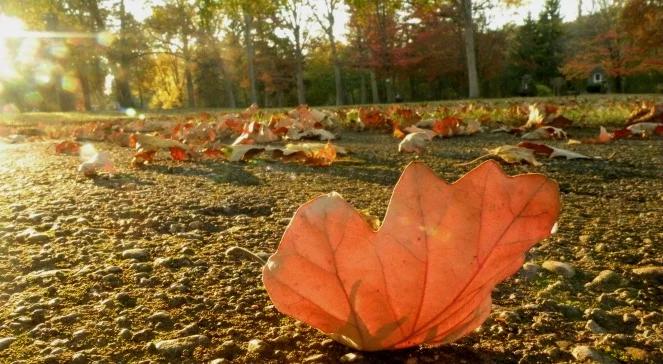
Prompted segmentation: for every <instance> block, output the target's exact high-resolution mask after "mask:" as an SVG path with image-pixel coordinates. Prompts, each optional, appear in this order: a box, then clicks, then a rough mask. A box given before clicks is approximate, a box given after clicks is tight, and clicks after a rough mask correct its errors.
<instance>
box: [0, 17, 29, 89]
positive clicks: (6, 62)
mask: <svg viewBox="0 0 663 364" xmlns="http://www.w3.org/2000/svg"><path fill="white" fill-rule="evenodd" d="M0 24H2V25H0V27H1V28H2V31H1V32H0V79H6V78H12V77H13V76H15V75H16V70H15V69H14V64H13V63H14V62H12V59H11V54H9V50H8V49H7V40H8V39H10V38H14V37H19V36H21V34H22V33H24V32H25V24H24V23H23V22H22V21H21V20H20V19H17V18H13V17H10V16H7V15H4V14H0Z"/></svg>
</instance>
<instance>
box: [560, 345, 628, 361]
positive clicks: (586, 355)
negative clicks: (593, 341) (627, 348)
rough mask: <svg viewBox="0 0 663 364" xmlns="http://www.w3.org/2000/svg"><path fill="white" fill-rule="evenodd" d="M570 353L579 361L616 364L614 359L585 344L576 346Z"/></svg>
mask: <svg viewBox="0 0 663 364" xmlns="http://www.w3.org/2000/svg"><path fill="white" fill-rule="evenodd" d="M571 355H573V357H574V358H576V360H578V361H580V362H587V361H590V362H592V363H597V364H617V361H616V360H615V359H613V358H611V357H609V356H607V355H604V354H601V353H600V352H599V351H598V350H596V349H594V348H591V347H589V346H586V345H581V346H576V347H575V348H573V350H572V351H571Z"/></svg>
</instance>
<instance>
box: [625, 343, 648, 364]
mask: <svg viewBox="0 0 663 364" xmlns="http://www.w3.org/2000/svg"><path fill="white" fill-rule="evenodd" d="M624 351H625V352H626V353H627V354H628V356H629V357H631V359H633V360H634V361H639V362H646V361H647V360H649V359H650V358H649V353H648V352H647V351H646V350H642V349H639V348H634V347H632V346H627V347H625V348H624Z"/></svg>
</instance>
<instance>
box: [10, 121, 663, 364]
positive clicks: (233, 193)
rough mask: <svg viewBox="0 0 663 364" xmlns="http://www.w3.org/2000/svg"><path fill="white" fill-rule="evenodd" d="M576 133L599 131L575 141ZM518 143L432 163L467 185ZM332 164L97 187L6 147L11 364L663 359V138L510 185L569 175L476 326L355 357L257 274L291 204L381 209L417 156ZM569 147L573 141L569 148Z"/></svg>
mask: <svg viewBox="0 0 663 364" xmlns="http://www.w3.org/2000/svg"><path fill="white" fill-rule="evenodd" d="M570 132H571V134H573V136H574V137H577V136H586V135H591V134H595V133H596V131H595V130H594V129H592V130H582V129H576V130H571V131H570ZM515 143H517V139H516V138H515V137H513V136H510V135H505V134H488V133H485V134H480V135H478V136H472V137H457V138H452V139H445V140H437V141H435V142H433V143H432V144H431V148H430V149H429V152H428V153H427V154H426V155H424V156H422V157H421V159H423V160H425V161H426V163H428V164H429V165H430V166H431V167H432V168H433V169H434V170H435V171H436V172H437V173H438V174H439V175H440V176H441V177H443V178H444V179H446V180H448V181H453V180H456V179H457V178H458V177H460V176H461V175H462V174H464V173H465V172H467V171H468V170H469V169H471V166H464V167H458V166H455V164H457V163H461V162H466V161H469V160H471V159H473V158H475V157H477V156H479V155H480V154H483V149H484V148H493V147H496V146H498V145H501V144H515ZM337 144H339V145H342V146H345V147H347V148H348V149H349V150H350V151H351V152H352V154H351V155H349V156H348V157H345V158H343V159H342V160H340V161H338V162H337V163H336V164H334V165H332V166H331V167H328V168H312V167H307V166H301V165H296V164H284V163H280V162H274V161H269V160H262V159H257V160H253V161H251V162H250V163H246V164H230V163H220V162H195V163H194V162H185V163H177V162H172V161H170V160H161V161H158V162H157V163H156V164H155V165H152V166H148V167H146V168H145V169H142V170H132V169H130V168H129V164H130V159H131V155H132V153H131V151H130V150H129V149H127V148H121V147H118V146H114V145H110V144H103V143H102V144H97V148H98V149H100V150H109V151H110V152H111V153H112V154H113V157H114V160H115V163H116V166H118V167H119V169H120V173H119V174H117V175H115V176H113V177H97V178H94V179H88V178H84V177H82V176H80V175H78V173H77V172H76V167H77V165H78V163H79V161H78V158H77V157H70V156H59V155H55V154H54V152H53V142H37V143H24V144H12V145H7V144H0V185H1V186H2V188H1V189H0V362H21V363H64V362H71V363H87V362H99V363H128V362H139V363H157V362H184V363H190V362H210V361H212V362H214V363H225V362H238V363H244V362H246V363H249V362H250V363H255V362H274V363H277V362H305V363H319V362H320V363H325V362H371V363H378V362H405V363H408V364H413V363H433V362H435V363H439V362H454V363H484V362H485V363H512V362H522V363H546V362H569V361H574V360H577V361H583V360H590V361H591V360H594V361H596V362H602V363H617V362H628V363H646V362H649V363H654V362H658V363H660V362H663V314H662V313H661V307H662V306H663V305H662V303H663V254H662V253H663V244H662V243H663V229H662V228H661V226H662V225H661V219H662V216H663V210H662V207H661V206H663V175H662V171H663V140H661V139H657V140H655V139H652V140H619V141H617V142H614V143H612V144H608V145H576V146H571V147H567V148H569V149H573V150H575V151H578V152H581V153H585V154H588V155H592V156H601V157H603V158H604V159H603V160H573V161H566V160H547V159H541V161H542V162H543V163H544V165H543V166H542V167H538V168H535V167H528V166H508V167H505V169H506V170H507V171H508V172H509V173H510V174H516V173H524V172H541V173H544V174H546V175H547V176H549V177H551V178H554V179H556V180H557V181H558V182H559V184H560V188H561V191H562V199H563V207H562V214H561V218H560V221H559V230H558V232H557V234H556V235H554V236H553V237H551V238H549V239H547V240H545V241H543V242H542V243H540V244H538V245H537V246H535V247H534V248H533V249H532V250H531V251H530V252H529V253H528V256H527V263H526V264H525V266H524V267H523V269H522V270H521V271H520V272H519V273H518V274H517V275H516V276H514V277H512V278H510V279H508V280H507V281H505V282H504V283H502V284H501V285H499V286H498V287H497V288H496V289H495V292H494V293H493V303H494V306H493V312H492V314H491V316H490V318H489V319H488V321H487V322H486V323H485V324H484V325H483V326H482V327H481V328H480V329H478V330H477V331H476V332H474V333H472V334H471V335H469V336H467V337H465V338H463V339H462V340H460V341H458V342H456V343H454V344H450V345H445V346H442V347H439V348H413V349H408V350H402V351H397V352H381V353H359V352H355V351H352V350H350V349H349V348H346V347H344V346H342V345H340V344H338V343H336V342H334V341H332V340H330V339H328V338H327V337H326V336H324V335H323V334H321V333H319V332H317V331H316V330H315V329H312V328H309V327H307V326H305V325H303V324H301V323H298V322H295V321H294V320H292V319H290V318H288V317H285V316H283V315H281V314H280V313H279V312H277V311H276V310H275V309H274V306H272V305H271V303H270V301H269V298H268V297H267V294H266V292H265V290H264V288H263V287H262V284H261V280H260V268H261V267H260V264H259V263H257V262H254V261H252V260H250V259H246V258H244V257H242V256H241V254H240V255H235V254H226V250H227V249H228V248H230V247H233V246H240V247H244V248H247V249H249V250H252V251H254V252H258V253H264V254H268V253H270V252H272V251H274V250H275V249H276V246H277V243H278V241H279V239H280V236H281V234H282V233H283V230H284V228H285V226H286V225H287V223H288V220H289V218H290V217H291V216H292V215H293V213H294V211H295V209H296V208H297V207H298V206H299V205H300V204H302V203H303V202H305V201H307V200H308V199H310V198H312V197H314V196H316V195H318V194H321V193H327V192H330V191H332V190H335V191H337V192H339V193H341V194H342V195H343V196H344V197H345V198H346V199H348V200H349V201H350V203H352V204H353V205H354V206H355V207H357V208H358V209H360V210H363V211H365V212H367V213H369V214H372V215H374V216H383V214H384V212H385V209H386V206H387V202H388V200H389V197H390V193H391V189H392V187H393V185H394V183H395V182H396V180H397V178H398V176H399V174H400V172H401V170H402V168H403V167H404V166H405V165H406V164H407V163H408V162H409V161H411V160H412V159H413V158H415V157H414V156H413V155H399V154H397V153H396V150H397V144H398V141H397V140H395V139H393V138H392V137H390V136H388V135H382V134H374V133H361V134H359V133H344V134H342V139H341V140H340V141H339V142H338V143H337ZM552 144H559V145H558V146H562V147H565V146H564V145H563V144H562V143H552Z"/></svg>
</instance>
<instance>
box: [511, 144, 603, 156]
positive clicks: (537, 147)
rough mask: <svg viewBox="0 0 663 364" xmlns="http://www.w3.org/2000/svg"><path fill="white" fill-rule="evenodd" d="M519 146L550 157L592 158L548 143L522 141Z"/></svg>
mask: <svg viewBox="0 0 663 364" xmlns="http://www.w3.org/2000/svg"><path fill="white" fill-rule="evenodd" d="M518 146H519V147H521V148H527V149H531V150H533V151H534V153H536V154H541V155H545V156H546V157H548V158H557V157H560V158H566V159H592V157H588V156H586V155H584V154H580V153H576V152H572V151H570V150H566V149H562V148H555V147H551V146H549V145H546V144H539V143H532V142H520V143H518Z"/></svg>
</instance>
